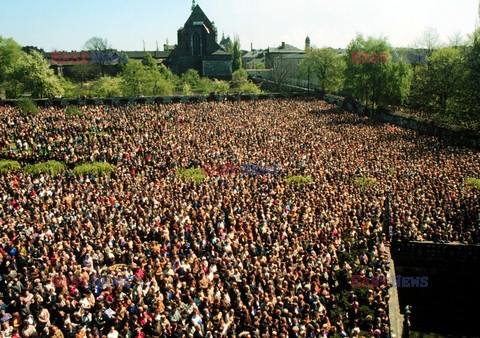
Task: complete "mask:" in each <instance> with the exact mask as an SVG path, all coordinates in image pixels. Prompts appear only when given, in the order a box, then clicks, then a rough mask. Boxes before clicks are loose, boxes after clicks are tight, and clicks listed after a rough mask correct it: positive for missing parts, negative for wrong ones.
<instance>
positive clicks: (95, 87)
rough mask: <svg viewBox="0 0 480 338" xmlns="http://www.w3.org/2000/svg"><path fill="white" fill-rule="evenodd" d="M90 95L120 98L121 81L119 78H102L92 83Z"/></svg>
mask: <svg viewBox="0 0 480 338" xmlns="http://www.w3.org/2000/svg"><path fill="white" fill-rule="evenodd" d="M90 94H91V95H92V96H96V97H118V96H122V79H121V78H120V77H111V76H104V77H101V78H99V79H98V80H96V81H95V82H93V84H92V86H91V87H90Z"/></svg>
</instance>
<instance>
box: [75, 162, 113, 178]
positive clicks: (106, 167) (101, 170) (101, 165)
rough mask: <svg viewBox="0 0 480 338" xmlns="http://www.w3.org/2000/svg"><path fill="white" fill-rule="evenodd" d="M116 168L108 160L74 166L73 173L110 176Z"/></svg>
mask: <svg viewBox="0 0 480 338" xmlns="http://www.w3.org/2000/svg"><path fill="white" fill-rule="evenodd" d="M114 170H115V166H114V165H113V164H110V163H108V162H90V163H84V164H81V165H78V166H76V167H75V168H73V173H74V174H75V175H78V176H83V175H98V176H102V175H107V176H109V177H110V175H111V174H112V172H113V171H114Z"/></svg>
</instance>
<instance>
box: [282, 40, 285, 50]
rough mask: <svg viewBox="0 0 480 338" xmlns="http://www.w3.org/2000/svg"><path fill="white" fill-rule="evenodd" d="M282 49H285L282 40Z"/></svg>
mask: <svg viewBox="0 0 480 338" xmlns="http://www.w3.org/2000/svg"><path fill="white" fill-rule="evenodd" d="M282 49H285V41H284V42H282Z"/></svg>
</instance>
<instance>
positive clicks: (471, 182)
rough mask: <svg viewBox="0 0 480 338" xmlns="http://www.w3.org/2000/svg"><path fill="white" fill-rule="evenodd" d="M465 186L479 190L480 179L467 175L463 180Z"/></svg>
mask: <svg viewBox="0 0 480 338" xmlns="http://www.w3.org/2000/svg"><path fill="white" fill-rule="evenodd" d="M464 183H465V185H466V186H467V187H471V188H474V189H478V190H480V179H478V178H474V177H468V178H466V179H465V181H464Z"/></svg>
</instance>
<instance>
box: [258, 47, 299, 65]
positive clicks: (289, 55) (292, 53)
mask: <svg viewBox="0 0 480 338" xmlns="http://www.w3.org/2000/svg"><path fill="white" fill-rule="evenodd" d="M304 58H305V51H304V50H303V49H300V48H297V47H294V46H292V45H289V44H286V43H285V42H282V44H281V45H280V47H276V48H270V47H269V48H268V49H267V50H266V51H265V66H266V67H267V68H274V66H275V63H277V62H279V61H278V60H280V59H288V60H289V62H290V61H292V60H294V61H295V62H296V63H298V64H299V63H300V62H301V60H303V59H304Z"/></svg>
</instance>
